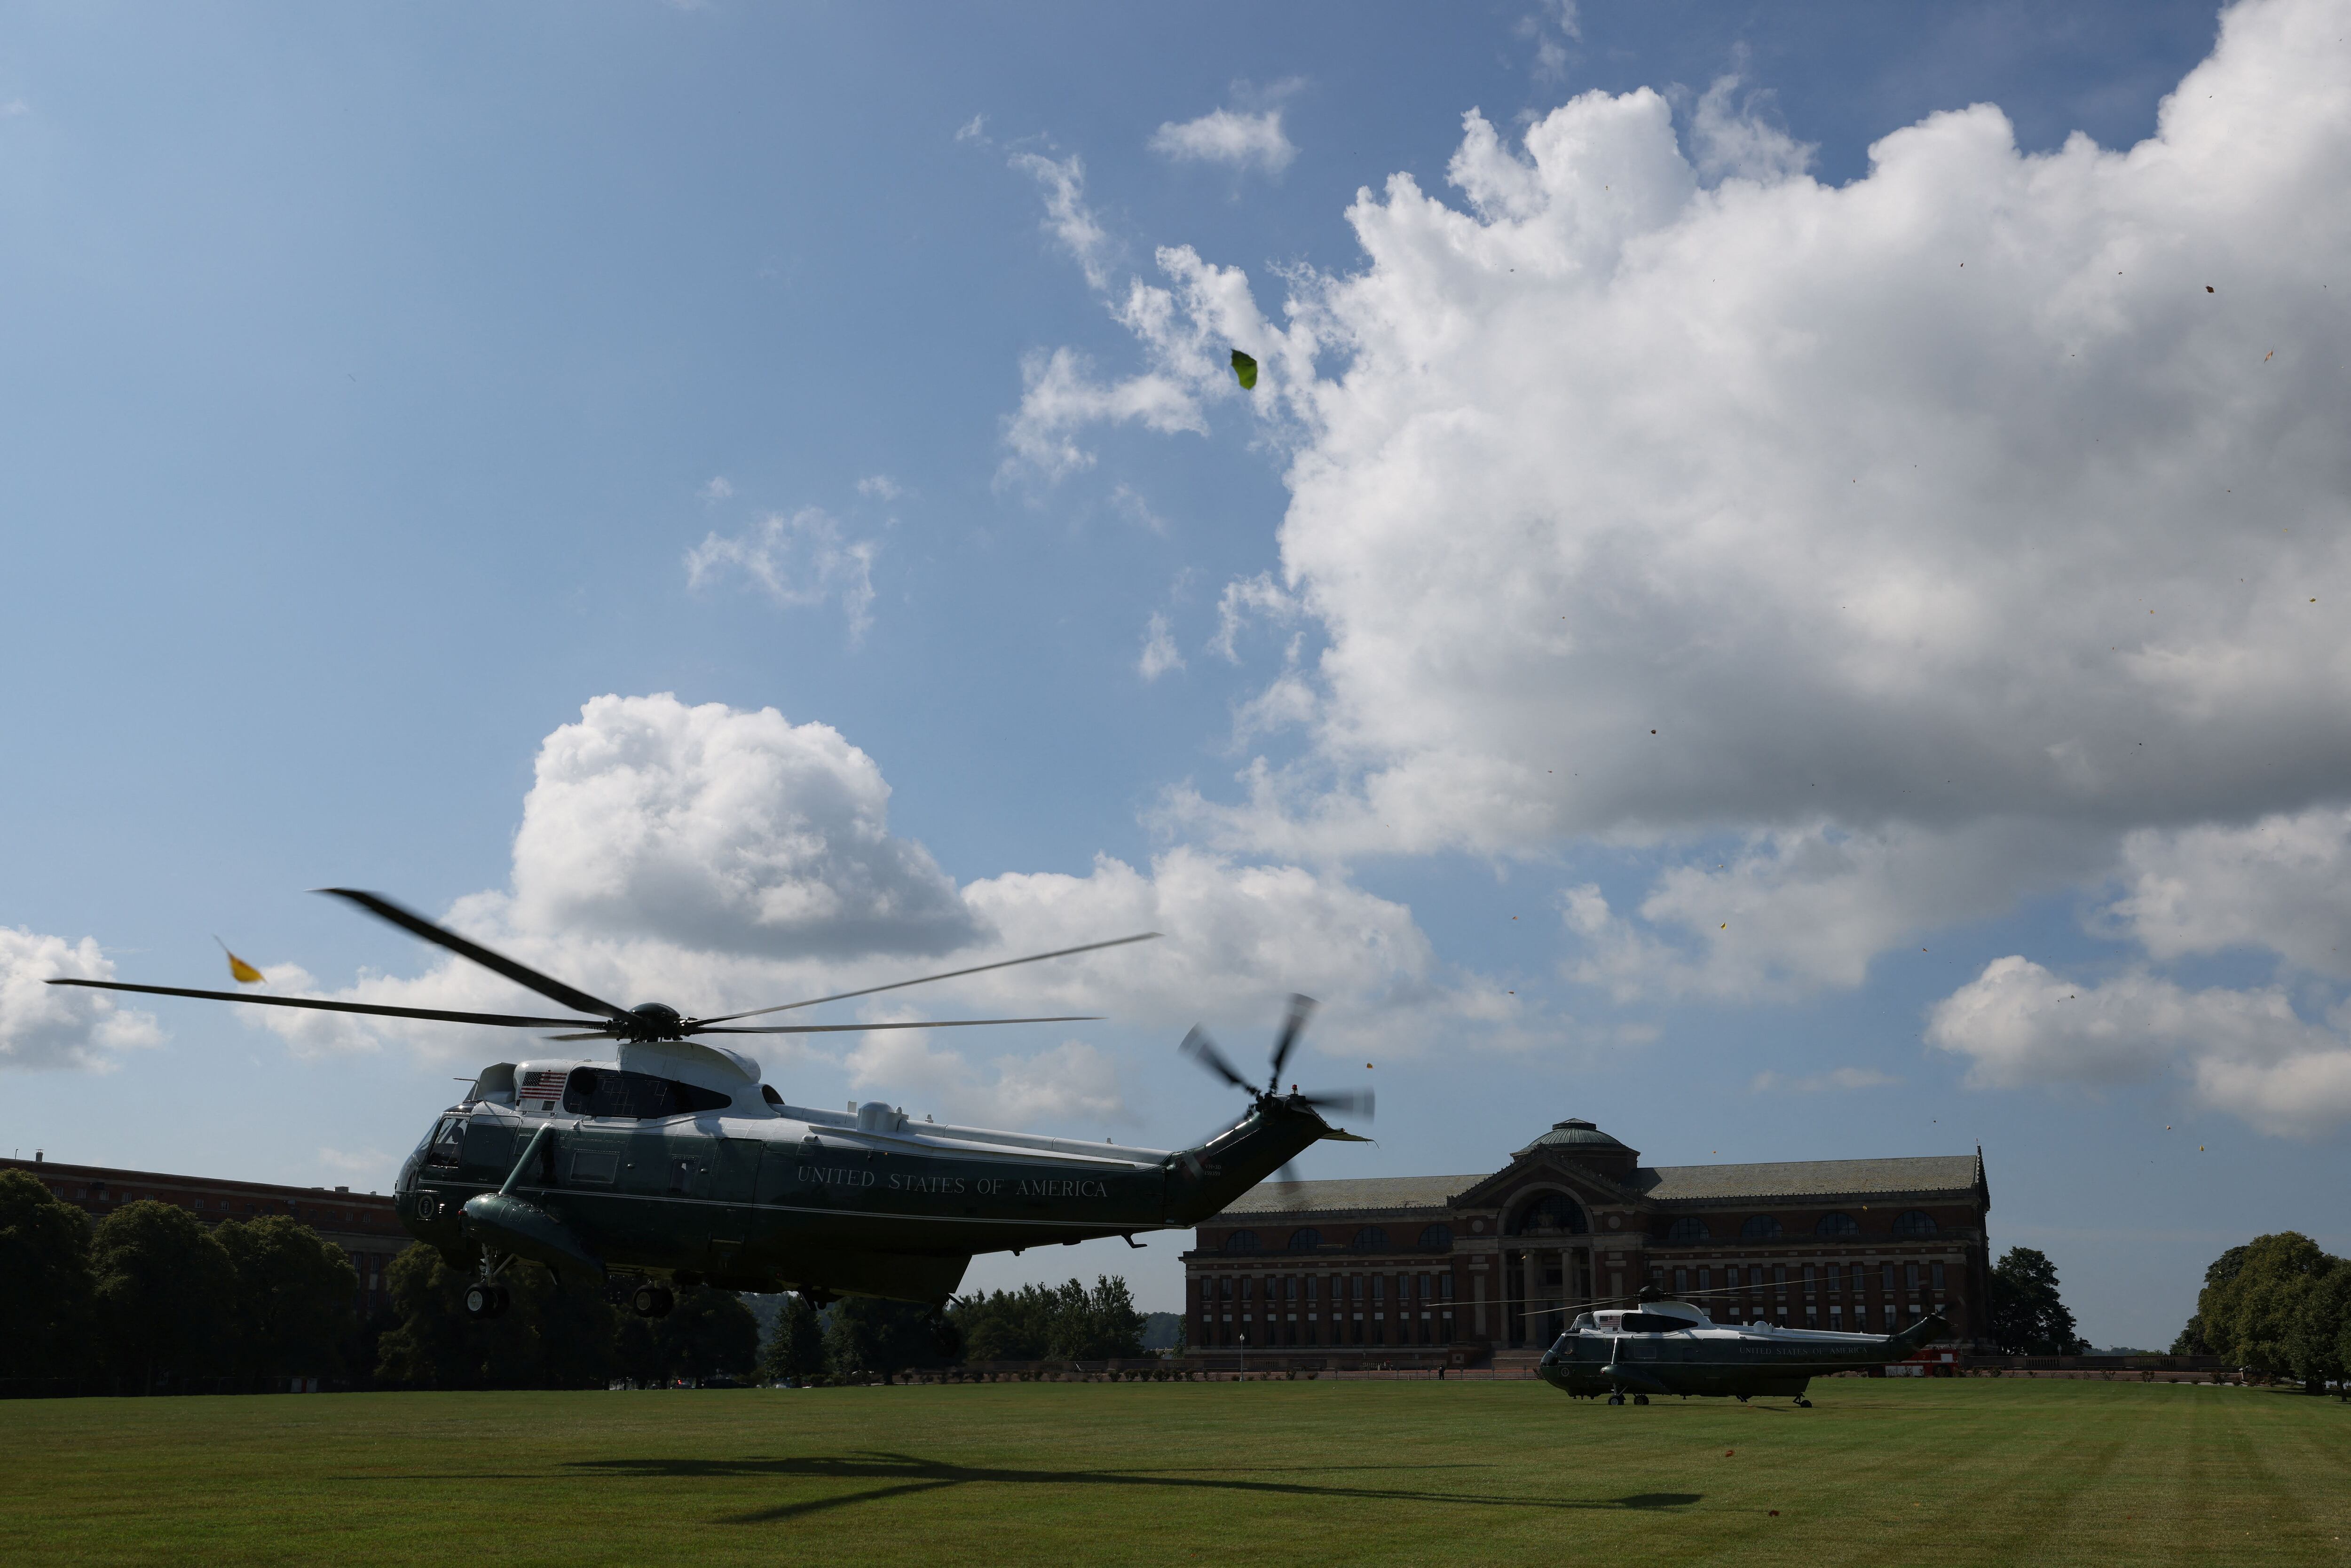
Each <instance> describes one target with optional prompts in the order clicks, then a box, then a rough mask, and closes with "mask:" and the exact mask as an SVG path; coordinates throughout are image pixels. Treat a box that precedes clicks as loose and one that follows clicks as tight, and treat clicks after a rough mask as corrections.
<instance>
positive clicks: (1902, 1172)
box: [1212, 1133, 1982, 1223]
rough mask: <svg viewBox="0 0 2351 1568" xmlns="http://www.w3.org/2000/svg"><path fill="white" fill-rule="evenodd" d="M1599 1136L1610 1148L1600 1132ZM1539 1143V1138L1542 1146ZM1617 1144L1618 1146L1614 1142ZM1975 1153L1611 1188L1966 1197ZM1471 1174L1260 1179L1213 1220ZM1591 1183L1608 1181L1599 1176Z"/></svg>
mask: <svg viewBox="0 0 2351 1568" xmlns="http://www.w3.org/2000/svg"><path fill="white" fill-rule="evenodd" d="M1601 1137H1603V1138H1604V1139H1607V1141H1608V1142H1609V1143H1612V1144H1613V1143H1614V1142H1615V1140H1614V1139H1613V1138H1608V1135H1607V1134H1604V1133H1603V1134H1601ZM1540 1142H1541V1140H1538V1143H1540ZM1620 1146H1621V1145H1620ZM1981 1171H1982V1166H1981V1165H1980V1162H1979V1158H1978V1156H1977V1155H1904V1156H1900V1157H1896V1158H1892V1159H1880V1160H1778V1161H1773V1162H1770V1163H1767V1164H1762V1165H1743V1166H1641V1167H1640V1168H1639V1169H1638V1170H1635V1171H1634V1172H1633V1173H1632V1174H1631V1175H1630V1176H1625V1177H1624V1178H1622V1179H1621V1180H1620V1181H1618V1182H1617V1183H1615V1185H1616V1186H1620V1187H1622V1188H1623V1189H1624V1190H1625V1192H1627V1193H1629V1194H1631V1195H1632V1196H1633V1197H1636V1198H1642V1199H1646V1200H1647V1201H1649V1202H1652V1203H1705V1204H1722V1203H1736V1202H1739V1201H1740V1200H1742V1199H1754V1200H1756V1201H1759V1202H1761V1201H1769V1202H1780V1203H1784V1202H1787V1201H1790V1200H1792V1199H1802V1198H1848V1197H1881V1196H1882V1197H1898V1196H1903V1195H1915V1196H1917V1197H1925V1196H1927V1195H1928V1194H1931V1193H1968V1192H1972V1191H1974V1190H1975V1187H1976V1185H1977V1183H1978V1182H1979V1181H1980V1180H1981V1179H1982V1177H1981ZM1494 1175H1495V1173H1492V1172H1479V1173H1476V1174H1474V1175H1470V1176H1369V1177H1362V1178H1358V1179H1354V1180H1350V1181H1297V1182H1271V1181H1269V1182H1261V1183H1259V1185H1258V1186H1254V1187H1251V1188H1250V1189H1249V1191H1248V1192H1245V1193H1243V1194H1242V1195H1241V1196H1240V1197H1238V1198H1236V1199H1234V1200H1233V1202H1232V1204H1231V1205H1230V1207H1227V1208H1226V1209H1225V1211H1224V1212H1223V1213H1222V1214H1220V1215H1218V1216H1217V1218H1216V1220H1215V1221H1213V1222H1212V1223H1224V1222H1227V1221H1232V1220H1244V1219H1261V1218H1275V1217H1280V1218H1285V1219H1295V1218H1305V1217H1306V1216H1308V1215H1313V1214H1332V1213H1345V1212H1348V1211H1362V1210H1366V1209H1387V1210H1395V1209H1442V1208H1443V1207H1446V1205H1447V1202H1448V1201H1449V1200H1450V1199H1451V1198H1452V1197H1454V1195H1455V1194H1457V1193H1465V1192H1468V1191H1469V1190H1470V1189H1471V1188H1472V1187H1476V1186H1481V1185H1483V1184H1484V1183H1486V1182H1489V1181H1491V1180H1492V1179H1493V1178H1494ZM1594 1175H1595V1179H1597V1180H1600V1181H1606V1180H1607V1179H1608V1178H1606V1177H1604V1176H1597V1173H1594Z"/></svg>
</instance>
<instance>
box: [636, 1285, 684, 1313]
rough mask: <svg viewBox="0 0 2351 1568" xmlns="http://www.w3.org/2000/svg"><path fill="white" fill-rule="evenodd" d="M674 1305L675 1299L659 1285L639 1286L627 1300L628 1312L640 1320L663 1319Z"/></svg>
mask: <svg viewBox="0 0 2351 1568" xmlns="http://www.w3.org/2000/svg"><path fill="white" fill-rule="evenodd" d="M676 1304H677V1298H676V1297H675V1296H674V1295H672V1294H670V1292H669V1291H668V1289H667V1288H666V1287H664V1286H661V1285H639V1286H638V1287H637V1290H636V1293H635V1294H634V1295H632V1296H631V1297H630V1298H629V1310H630V1311H631V1312H634V1313H636V1314H637V1316H639V1317H641V1318H665V1317H667V1316H669V1310H670V1308H672V1307H674V1306H675V1305H676Z"/></svg>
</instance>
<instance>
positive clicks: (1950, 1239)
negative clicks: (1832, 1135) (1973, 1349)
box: [1184, 1120, 1991, 1365]
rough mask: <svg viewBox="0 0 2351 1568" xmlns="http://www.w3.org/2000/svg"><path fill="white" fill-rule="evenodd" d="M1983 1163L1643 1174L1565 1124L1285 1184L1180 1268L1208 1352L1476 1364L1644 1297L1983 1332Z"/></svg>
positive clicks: (1620, 1148) (1774, 1315)
mask: <svg viewBox="0 0 2351 1568" xmlns="http://www.w3.org/2000/svg"><path fill="white" fill-rule="evenodd" d="M1990 1209H1991V1188H1990V1187H1989V1186H1986V1184H1985V1181H1984V1171H1983V1154H1982V1151H1981V1150H1978V1151H1977V1152H1976V1153H1974V1154H1972V1155H1926V1156H1911V1157H1906V1158H1896V1159H1876V1160H1800V1161H1792V1162H1784V1163H1778V1164H1771V1165H1738V1166H1645V1165H1643V1164H1641V1156H1640V1153H1639V1151H1638V1150H1635V1149H1632V1148H1628V1147H1626V1146H1625V1145H1624V1144H1622V1143H1620V1142H1618V1141H1617V1140H1616V1139H1615V1138H1613V1137H1611V1136H1609V1134H1606V1133H1604V1132H1602V1131H1601V1130H1600V1129H1599V1128H1597V1127H1595V1126H1593V1124H1591V1123H1590V1122H1583V1121H1573V1120H1571V1121H1565V1122H1561V1123H1559V1124H1555V1125H1554V1126H1553V1127H1552V1129H1551V1130H1550V1131H1549V1132H1547V1133H1544V1134H1542V1135H1541V1136H1540V1137H1538V1138H1536V1139H1535V1140H1534V1141H1533V1142H1532V1143H1531V1144H1529V1145H1526V1146H1525V1147H1524V1148H1522V1149H1520V1150H1519V1151H1518V1152H1517V1153H1516V1154H1514V1155H1511V1156H1510V1163H1509V1164H1508V1165H1506V1166H1503V1167H1502V1168H1501V1169H1500V1170H1499V1171H1495V1172H1492V1173H1490V1174H1482V1175H1468V1176H1379V1177H1372V1178H1368V1179H1364V1180H1359V1181H1308V1182H1291V1183H1287V1184H1274V1183H1267V1184H1264V1185H1262V1186H1258V1187H1256V1188H1255V1189H1253V1190H1252V1191H1250V1192H1249V1193H1248V1194H1247V1195H1245V1196H1244V1197H1241V1198H1240V1200H1239V1201H1238V1202H1236V1203H1235V1204H1234V1205H1233V1206H1232V1207H1229V1208H1228V1209H1226V1210H1225V1211H1224V1212H1223V1213H1222V1214H1219V1215H1217V1217H1216V1218H1214V1219H1212V1220H1209V1221H1208V1222H1207V1223H1206V1224H1204V1225H1202V1226H1200V1227H1199V1228H1198V1229H1197V1231H1196V1233H1195V1237H1196V1245H1195V1247H1194V1249H1193V1250H1191V1251H1189V1252H1186V1253H1185V1254H1184V1272H1185V1302H1186V1307H1185V1312H1186V1332H1187V1335H1188V1338H1189V1341H1190V1343H1191V1344H1192V1345H1193V1346H1195V1347H1196V1348H1198V1349H1201V1350H1210V1351H1214V1350H1224V1349H1232V1350H1234V1351H1236V1352H1237V1353H1238V1352H1241V1351H1244V1350H1245V1351H1248V1352H1251V1353H1256V1352H1279V1353H1282V1354H1290V1355H1297V1356H1301V1357H1307V1356H1320V1357H1322V1359H1325V1360H1332V1359H1336V1360H1337V1361H1339V1362H1340V1364H1352V1363H1353V1362H1355V1361H1358V1360H1362V1361H1381V1362H1391V1363H1395V1364H1398V1365H1409V1364H1436V1363H1450V1364H1456V1365H1460V1364H1475V1363H1477V1362H1479V1361H1481V1360H1483V1359H1485V1358H1487V1357H1488V1356H1489V1355H1492V1354H1506V1355H1507V1354H1509V1353H1510V1352H1512V1351H1520V1350H1530V1351H1531V1350H1532V1349H1536V1348H1540V1347H1541V1346H1542V1345H1544V1344H1547V1343H1549V1342H1550V1341H1551V1340H1552V1338H1553V1337H1555V1336H1556V1335H1557V1334H1558V1333H1560V1331H1561V1330H1562V1329H1563V1328H1564V1327H1565V1326H1566V1325H1567V1323H1568V1322H1569V1321H1571V1319H1572V1317H1573V1314H1574V1312H1576V1311H1577V1310H1578V1309H1579V1308H1581V1307H1582V1306H1583V1305H1584V1304H1586V1303H1588V1302H1590V1301H1594V1300H1595V1299H1605V1298H1609V1297H1618V1296H1624V1295H1625V1294H1627V1293H1629V1292H1632V1291H1638V1290H1639V1289H1640V1288H1641V1287H1642V1286H1643V1285H1656V1286H1658V1287H1659V1288H1660V1289H1662V1290H1664V1291H1667V1292H1668V1293H1669V1294H1673V1295H1679V1296H1687V1297H1689V1298H1691V1299H1692V1300H1694V1301H1697V1302H1698V1303H1699V1304H1701V1305H1703V1306H1705V1307H1706V1308H1707V1309H1708V1312H1710V1313H1711V1314H1712V1315H1713V1317H1714V1318H1715V1319H1716V1320H1717V1321H1718V1322H1775V1323H1781V1324H1783V1325H1785V1326H1788V1327H1791V1328H1822V1329H1854V1330H1867V1331H1869V1332H1872V1333H1884V1332H1887V1331H1890V1330H1892V1329H1894V1328H1896V1327H1899V1326H1901V1325H1902V1324H1905V1323H1907V1322H1912V1321H1913V1320H1915V1319H1917V1318H1918V1317H1920V1316H1922V1315H1924V1314H1925V1313H1926V1312H1927V1311H1928V1309H1930V1308H1933V1309H1939V1310H1940V1311H1941V1312H1943V1313H1944V1315H1945V1316H1946V1317H1948V1318H1949V1319H1950V1321H1951V1324H1952V1327H1953V1329H1954V1330H1955V1331H1956V1334H1957V1337H1958V1339H1959V1343H1962V1344H1966V1343H1972V1342H1980V1341H1982V1340H1983V1339H1984V1338H1985V1337H1986V1334H1985V1317H1984V1310H1985V1303H1986V1298H1987V1294H1988V1291H1989V1286H1990V1270H1991V1265H1990V1262H1989V1260H1988V1253H1987V1247H1988V1241H1987V1239H1986V1236H1985V1228H1984V1225H1985V1215H1986V1214H1987V1213H1988V1212H1989V1211H1990Z"/></svg>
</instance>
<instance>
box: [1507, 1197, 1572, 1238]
mask: <svg viewBox="0 0 2351 1568" xmlns="http://www.w3.org/2000/svg"><path fill="white" fill-rule="evenodd" d="M1590 1229H1591V1227H1590V1226H1589V1225H1587V1224H1585V1223H1584V1219H1583V1209H1582V1208H1580V1207H1577V1206H1576V1202H1575V1199H1573V1198H1572V1197H1568V1196H1567V1194H1565V1193H1563V1192H1547V1193H1544V1194H1543V1195H1542V1196H1541V1197H1538V1198H1536V1199H1535V1200H1534V1201H1533V1202H1532V1203H1530V1204H1529V1205H1527V1206H1526V1207H1524V1208H1522V1209H1520V1210H1519V1213H1518V1218H1515V1219H1513V1220H1511V1221H1510V1234H1511V1235H1513V1236H1582V1235H1583V1234H1585V1233H1586V1232H1587V1231H1589V1230H1590Z"/></svg>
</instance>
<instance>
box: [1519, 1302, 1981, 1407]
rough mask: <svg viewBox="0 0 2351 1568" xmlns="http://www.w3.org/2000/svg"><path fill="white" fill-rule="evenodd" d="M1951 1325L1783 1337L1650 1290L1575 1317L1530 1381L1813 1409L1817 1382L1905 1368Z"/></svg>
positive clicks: (1570, 1390) (1591, 1391) (1595, 1392)
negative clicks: (1765, 1400)
mask: <svg viewBox="0 0 2351 1568" xmlns="http://www.w3.org/2000/svg"><path fill="white" fill-rule="evenodd" d="M1950 1332H1951V1325H1950V1323H1949V1322H1948V1321H1946V1320H1945V1318H1944V1317H1943V1314H1942V1313H1940V1312H1929V1313H1928V1314H1927V1315H1926V1316H1925V1317H1923V1318H1920V1319H1919V1320H1918V1321H1917V1322H1915V1323H1912V1324H1911V1325H1910V1326H1909V1327H1908V1328H1907V1329H1904V1330H1902V1331H1901V1332H1900V1333H1890V1334H1873V1333H1844V1332H1842V1331H1839V1330H1835V1329H1825V1330H1823V1329H1786V1328H1780V1327H1777V1326H1775V1325H1773V1324H1771V1323H1718V1322H1714V1321H1713V1320H1712V1319H1710V1318H1709V1317H1708V1315H1707V1313H1706V1311H1705V1309H1704V1308H1702V1307H1699V1306H1698V1305H1696V1304H1695V1303H1693V1302H1691V1301H1687V1300H1669V1299H1668V1298H1667V1296H1666V1295H1665V1293H1664V1292H1663V1291H1659V1290H1658V1289H1657V1288H1656V1286H1654V1285H1645V1286H1643V1287H1642V1289H1641V1293H1640V1294H1639V1295H1638V1296H1637V1297H1635V1298H1633V1299H1632V1300H1631V1301H1628V1302H1626V1303H1625V1305H1624V1306H1623V1307H1621V1308H1611V1309H1609V1310H1602V1311H1593V1312H1582V1313H1579V1314H1578V1315H1577V1317H1576V1320H1575V1321H1574V1322H1573V1323H1570V1324H1569V1325H1568V1328H1567V1332H1566V1333H1562V1334H1561V1335H1560V1336H1559V1338H1558V1339H1557V1340H1555V1341H1553V1342H1552V1347H1551V1348H1550V1349H1549V1350H1548V1351H1545V1352H1544V1353H1543V1358H1542V1361H1541V1364H1539V1365H1538V1366H1537V1367H1536V1373H1537V1375H1539V1376H1541V1378H1542V1380H1543V1381H1544V1382H1545V1383H1548V1384H1550V1385H1552V1387H1553V1388H1556V1389H1559V1390H1561V1391H1562V1393H1566V1394H1571V1395H1574V1396H1578V1397H1581V1398H1587V1399H1595V1398H1598V1397H1600V1396H1602V1395H1605V1396H1607V1398H1608V1403H1609V1404H1611V1405H1622V1404H1624V1403H1625V1398H1626V1396H1630V1397H1631V1399H1632V1402H1633V1403H1634V1404H1635V1405H1646V1404H1647V1403H1648V1402H1649V1396H1651V1395H1659V1396H1663V1395H1667V1394H1678V1395H1681V1396H1684V1397H1685V1398H1687V1396H1690V1395H1693V1394H1696V1395H1701V1396H1712V1397H1721V1396H1729V1397H1731V1398H1734V1399H1737V1400H1738V1401H1740V1403H1741V1404H1745V1403H1746V1402H1747V1401H1748V1400H1749V1399H1750V1398H1753V1397H1754V1396H1757V1395H1765V1396H1772V1395H1777V1396H1782V1397H1785V1398H1789V1399H1792V1400H1794V1401H1795V1402H1796V1404H1797V1405H1799V1406H1811V1404H1812V1401H1811V1400H1809V1399H1807V1398H1805V1397H1804V1390H1805V1388H1806V1387H1807V1386H1809V1385H1811V1383H1812V1380H1813V1378H1815V1377H1826V1376H1828V1375H1830V1374H1831V1373H1834V1372H1858V1371H1865V1370H1866V1369H1868V1368H1870V1367H1873V1366H1885V1365H1886V1364H1889V1363H1892V1362H1897V1361H1907V1360H1909V1359H1910V1357H1912V1356H1914V1355H1916V1354H1918V1352H1919V1351H1920V1350H1921V1349H1923V1348H1925V1347H1926V1346H1928V1345H1929V1344H1932V1343H1935V1342H1936V1341H1937V1340H1938V1339H1943V1338H1947V1337H1948V1336H1949V1333H1950Z"/></svg>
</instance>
